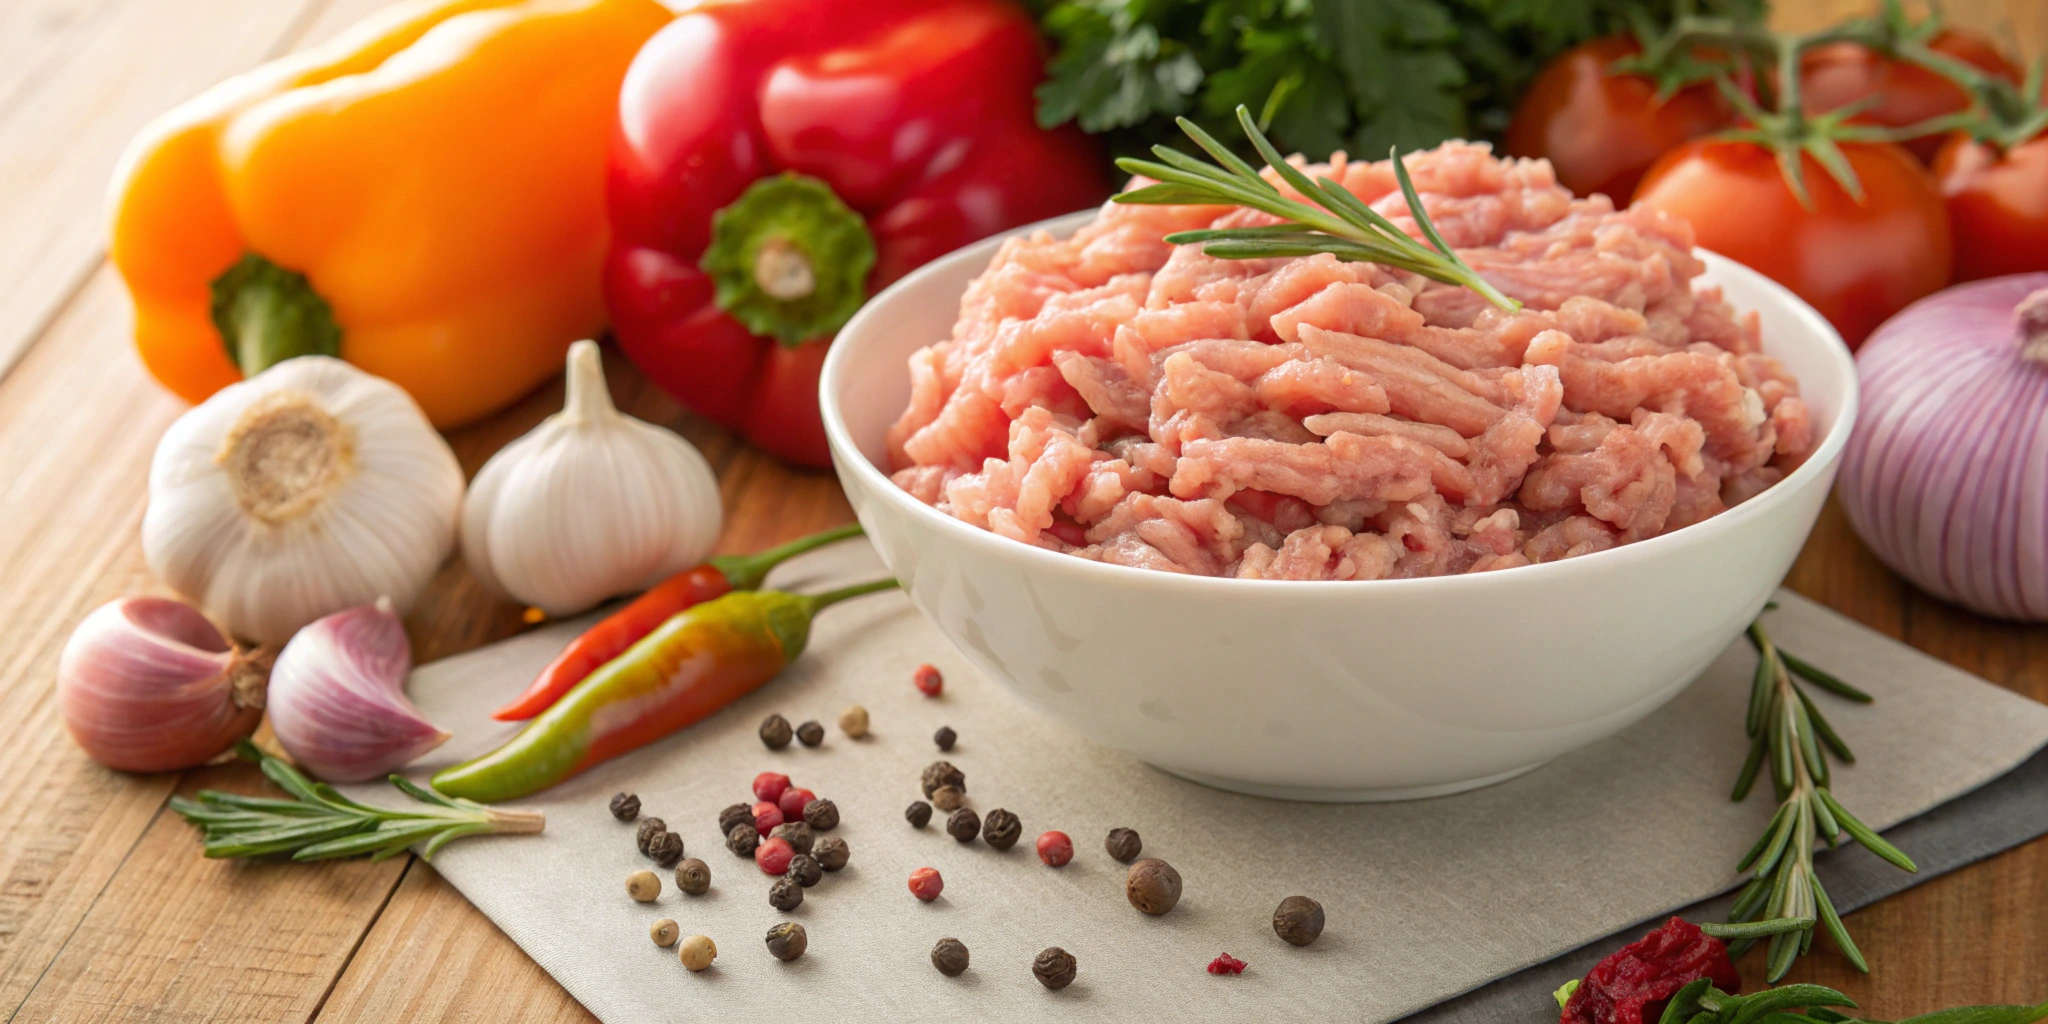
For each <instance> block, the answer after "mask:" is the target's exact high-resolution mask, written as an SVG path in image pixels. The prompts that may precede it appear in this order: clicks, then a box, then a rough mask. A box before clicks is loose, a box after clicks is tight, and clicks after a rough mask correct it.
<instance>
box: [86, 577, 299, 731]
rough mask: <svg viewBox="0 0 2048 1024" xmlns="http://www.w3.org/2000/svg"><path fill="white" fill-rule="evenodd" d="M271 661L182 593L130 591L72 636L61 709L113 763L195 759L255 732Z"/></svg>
mask: <svg viewBox="0 0 2048 1024" xmlns="http://www.w3.org/2000/svg"><path fill="white" fill-rule="evenodd" d="M266 661H267V658H266V657H264V656H262V655H260V654H251V652H248V651H245V650H243V649H242V648H240V647H237V646H235V645H234V643H233V642H232V641H230V640H229V639H228V638H227V637H225V636H222V635H221V632H220V628H219V627H217V626H215V625H214V624H213V623H211V622H208V621H207V620H206V616H204V615H201V614H199V609H197V608H194V607H192V606H191V605H189V604H186V603H184V602H183V601H174V600H172V599H170V598H167V597H127V598H122V599H121V600H118V601H110V602H108V603H106V604H103V605H101V606H99V607H98V608H97V609H94V610H93V613H92V614H91V615H88V616H86V617H85V621H84V622H81V623H79V624H78V628H77V629H76V630H74V631H73V632H72V634H71V639H70V640H68V641H66V642H65V644H64V653H63V655H62V656H61V657H59V658H58V660H57V713H58V714H59V715H61V716H63V719H64V725H65V727H66V728H68V729H70V730H71V735H72V737H73V738H74V739H76V740H77V741H78V745H79V746H81V747H84V748H85V752H86V753H87V754H89V755H91V757H92V759H93V760H95V761H98V762H99V763H101V764H103V765H106V766H107V767H109V768H119V769H121V770H123V771H131V772H167V771H175V770H177V769H180V768H191V767H194V766H197V765H202V764H205V763H206V762H207V761H209V760H212V759H213V757H214V756H215V755H217V754H219V753H220V752H221V751H224V750H226V749H227V748H228V747H229V746H230V745H232V744H233V743H234V742H235V741H236V740H238V739H241V738H242V737H244V736H247V735H249V734H250V733H252V732H255V731H256V723H257V722H258V721H260V720H262V718H263V678H264V673H265V670H266V668H267V665H266V664H265V662H266Z"/></svg>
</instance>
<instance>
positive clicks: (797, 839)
mask: <svg viewBox="0 0 2048 1024" xmlns="http://www.w3.org/2000/svg"><path fill="white" fill-rule="evenodd" d="M768 838H770V839H780V840H782V841H784V842H786V843H788V844H789V846H790V848H791V849H793V850H795V851H796V852H798V853H809V852H811V846H812V845H813V844H815V843H816V842H817V838H818V837H817V836H816V835H815V834H813V833H812V832H811V827H810V826H809V825H806V824H804V823H803V822H801V821H786V822H783V823H782V824H780V825H777V826H775V827H774V828H773V829H771V830H770V831H769V833H768Z"/></svg>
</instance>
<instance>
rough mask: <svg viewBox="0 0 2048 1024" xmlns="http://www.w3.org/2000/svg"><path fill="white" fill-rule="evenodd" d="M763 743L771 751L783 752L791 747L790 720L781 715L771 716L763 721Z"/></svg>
mask: <svg viewBox="0 0 2048 1024" xmlns="http://www.w3.org/2000/svg"><path fill="white" fill-rule="evenodd" d="M761 742H763V743H765V744H767V745H768V749H770V750H781V749H782V748H784V747H786V746H789V719H787V718H784V717H782V716H781V715H769V716H768V717H767V718H764V719H762V720H761Z"/></svg>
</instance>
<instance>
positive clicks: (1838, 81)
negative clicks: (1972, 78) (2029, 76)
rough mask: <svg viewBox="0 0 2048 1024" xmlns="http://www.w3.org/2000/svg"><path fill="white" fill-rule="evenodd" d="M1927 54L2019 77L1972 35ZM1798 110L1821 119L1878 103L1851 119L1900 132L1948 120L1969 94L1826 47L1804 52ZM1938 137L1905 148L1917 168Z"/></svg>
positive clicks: (1884, 60)
mask: <svg viewBox="0 0 2048 1024" xmlns="http://www.w3.org/2000/svg"><path fill="white" fill-rule="evenodd" d="M1927 48H1928V49H1930V50H1934V51H1935V52H1937V53H1942V54H1946V55H1948V56H1950V57H1954V58H1956V59H1957V60H1960V61H1962V62H1964V63H1966V64H1969V65H1971V66H1973V67H1975V68H1977V69H1978V70H1980V71H1983V72H1984V73H1986V74H1990V75H1996V76H1998V77H2000V78H2003V79H2005V80H2006V81H2009V82H2013V83H2018V82H2019V80H2020V71H2019V69H2018V68H2016V67H2014V66H2013V65H2012V62H2011V61H2008V60H2006V59H2005V55H2004V54H2002V53H1999V52H1998V47H1996V46H1994V45H1992V43H1991V40H1989V39H1986V38H1985V37H1983V36H1981V35H1978V34H1977V33H1975V32H1966V31H1961V30H1957V29H1949V30H1947V31H1944V32H1941V33H1940V34H1938V35H1936V36H1935V37H1934V38H1933V39H1932V40H1930V41H1929V42H1928V44H1927ZM1800 67H1801V69H1802V70H1801V76H1800V84H1799V88H1800V93H1801V97H1802V100H1801V104H1800V105H1801V106H1803V107H1805V108H1806V110H1807V112H1808V113H1822V112H1825V111H1829V110H1834V109H1836V108H1838V107H1843V106H1846V105H1848V104H1851V103H1856V102H1859V101H1861V100H1863V99H1865V98H1867V97H1871V96H1876V97H1878V100H1877V103H1876V105H1875V106H1872V107H1871V108H1870V109H1868V110H1865V111H1863V112H1862V113H1859V114H1857V115H1856V118H1855V119H1856V120H1857V121H1861V122H1864V123H1866V124H1881V125H1888V126H1890V127H1894V128H1897V127H1903V126H1905V125H1909V124H1913V123H1915V122H1918V121H1925V120H1926V119H1928V118H1930V117H1940V116H1941V115H1943V114H1952V113H1954V112H1956V111H1958V110H1962V109H1964V108H1966V107H1968V106H1969V105H1970V95H1969V93H1967V92H1965V91H1963V88H1962V87H1961V86H1959V85H1957V84H1956V83H1954V82H1952V81H1950V80H1948V79H1946V78H1943V77H1942V76H1941V75H1940V74H1937V73H1936V72H1933V71H1929V70H1927V69H1926V68H1923V67H1919V66H1918V65H1914V64H1908V63H1905V62H1903V61H1896V60H1892V59H1891V58H1889V57H1886V56H1884V55H1882V54H1880V53H1878V52H1876V51H1875V50H1872V49H1870V48H1869V47H1866V46H1860V45H1858V44H1856V43H1830V44H1828V45H1826V46H1818V47H1815V48H1814V49H1812V50H1810V51H1808V52H1807V53H1806V55H1805V57H1804V59H1803V60H1802V61H1801V63H1800ZM1941 141H1942V140H1941V137H1940V136H1938V135H1931V136H1928V137H1926V138H1921V139H1912V140H1910V141H1908V142H1906V143H1904V145H1905V146H1906V148H1908V149H1910V150H1912V151H1913V155H1914V156H1917V157H1919V158H1920V159H1921V161H1922V162H1928V161H1932V160H1933V159H1934V154H1935V151H1936V150H1938V149H1940V148H1941Z"/></svg>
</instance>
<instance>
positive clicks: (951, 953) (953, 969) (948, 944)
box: [932, 938, 967, 978]
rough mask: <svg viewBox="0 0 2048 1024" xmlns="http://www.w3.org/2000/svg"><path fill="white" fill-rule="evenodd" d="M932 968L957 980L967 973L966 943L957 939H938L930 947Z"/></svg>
mask: <svg viewBox="0 0 2048 1024" xmlns="http://www.w3.org/2000/svg"><path fill="white" fill-rule="evenodd" d="M932 966H933V967H936V968H938V969H939V973H940V974H943V975H945V976H946V977H948V978H957V977H959V976H960V975H962V974H965V973H966V972H967V943H965V942H961V941H960V940H959V939H953V938H946V939H940V940H939V944H938V945H936V946H933V947H932Z"/></svg>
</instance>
